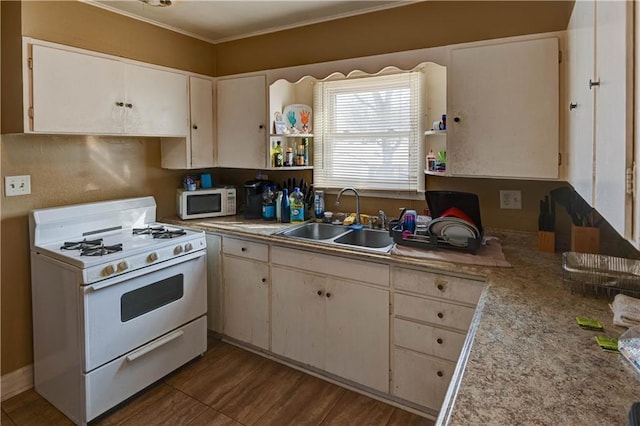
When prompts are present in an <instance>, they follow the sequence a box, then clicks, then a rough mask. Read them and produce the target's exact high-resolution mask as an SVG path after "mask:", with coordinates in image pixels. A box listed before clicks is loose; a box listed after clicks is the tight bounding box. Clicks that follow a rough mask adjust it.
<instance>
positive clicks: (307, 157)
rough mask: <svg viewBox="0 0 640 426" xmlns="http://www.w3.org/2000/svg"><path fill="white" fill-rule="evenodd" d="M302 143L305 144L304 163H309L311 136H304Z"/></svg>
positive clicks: (306, 164)
mask: <svg viewBox="0 0 640 426" xmlns="http://www.w3.org/2000/svg"><path fill="white" fill-rule="evenodd" d="M302 145H304V165H305V166H308V165H309V138H302Z"/></svg>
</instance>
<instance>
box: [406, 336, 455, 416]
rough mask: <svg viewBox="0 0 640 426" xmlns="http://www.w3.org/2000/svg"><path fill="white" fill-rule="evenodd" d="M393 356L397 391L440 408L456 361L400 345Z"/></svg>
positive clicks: (414, 401)
mask: <svg viewBox="0 0 640 426" xmlns="http://www.w3.org/2000/svg"><path fill="white" fill-rule="evenodd" d="M393 356H394V371H393V394H394V395H395V396H397V397H400V398H403V399H406V400H407V401H411V402H413V403H416V404H420V405H423V406H425V407H428V408H431V409H433V410H440V407H441V406H442V402H443V401H444V397H445V395H446V394H447V388H448V387H449V382H451V377H453V372H454V370H455V366H456V364H455V363H453V362H448V361H443V360H439V359H436V358H432V357H429V356H426V355H421V354H417V353H415V352H409V351H406V350H404V349H398V348H396V349H394V351H393Z"/></svg>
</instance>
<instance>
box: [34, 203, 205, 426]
mask: <svg viewBox="0 0 640 426" xmlns="http://www.w3.org/2000/svg"><path fill="white" fill-rule="evenodd" d="M155 220H156V204H155V200H154V199H153V197H142V198H132V199H125V200H116V201H105V202H98V203H89V204H78V205H73V206H65V207H57V208H49V209H40V210H34V211H32V212H31V215H30V217H29V231H30V239H31V292H32V307H33V335H34V338H33V343H34V382H35V388H36V391H37V392H38V393H39V394H40V395H42V396H43V397H44V398H46V399H47V400H48V401H49V402H51V403H52V404H53V405H54V406H55V407H56V408H58V409H59V410H60V411H62V412H63V413H64V414H65V415H66V416H67V417H69V418H70V419H71V420H72V421H74V422H75V423H76V424H86V423H87V422H88V421H90V420H92V419H94V418H96V417H97V416H99V415H100V414H102V413H104V412H105V411H107V410H109V409H110V408H112V407H114V406H115V405H117V404H119V403H120V402H122V401H124V400H125V399H127V398H129V397H130V396H132V395H134V394H135V393H137V392H139V391H140V390H142V389H144V388H145V387H147V386H148V385H150V384H152V383H153V382H155V381H157V380H158V379H160V378H161V377H163V376H164V375H166V374H168V373H170V372H171V371H173V370H174V369H176V368H178V367H179V366H181V365H183V364H184V363H186V362H187V361H189V360H191V359H193V358H195V357H197V356H199V355H202V354H203V353H204V352H205V351H206V349H207V327H206V311H207V305H206V300H207V297H206V291H207V289H206V251H205V248H206V242H205V236H204V232H199V231H191V230H184V229H180V228H176V227H174V226H169V225H164V224H161V223H156V222H155Z"/></svg>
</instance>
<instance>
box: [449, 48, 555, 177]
mask: <svg viewBox="0 0 640 426" xmlns="http://www.w3.org/2000/svg"><path fill="white" fill-rule="evenodd" d="M558 66H559V65H558V39H557V38H541V39H533V40H526V41H517V42H510V43H502V44H495V45H488V46H487V45H485V46H479V47H468V48H460V49H453V50H452V51H451V63H450V67H449V68H448V70H449V75H448V79H447V85H448V109H449V113H448V114H447V168H448V169H449V173H450V174H451V175H457V176H479V177H502V178H532V179H556V178H557V177H558V147H559V145H558V140H559V114H558V112H559V110H558V108H559V72H558Z"/></svg>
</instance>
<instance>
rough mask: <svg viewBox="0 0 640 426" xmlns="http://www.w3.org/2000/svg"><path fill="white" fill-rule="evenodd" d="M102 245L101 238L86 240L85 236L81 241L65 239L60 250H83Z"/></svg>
mask: <svg viewBox="0 0 640 426" xmlns="http://www.w3.org/2000/svg"><path fill="white" fill-rule="evenodd" d="M101 245H102V238H100V239H97V240H87V239H86V238H85V239H84V240H82V241H68V242H67V241H65V242H64V243H63V244H62V247H60V250H85V249H90V248H96V247H100V246H101Z"/></svg>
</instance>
